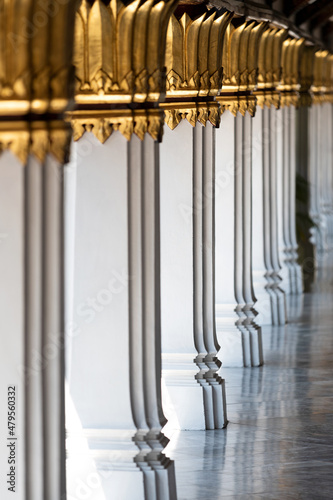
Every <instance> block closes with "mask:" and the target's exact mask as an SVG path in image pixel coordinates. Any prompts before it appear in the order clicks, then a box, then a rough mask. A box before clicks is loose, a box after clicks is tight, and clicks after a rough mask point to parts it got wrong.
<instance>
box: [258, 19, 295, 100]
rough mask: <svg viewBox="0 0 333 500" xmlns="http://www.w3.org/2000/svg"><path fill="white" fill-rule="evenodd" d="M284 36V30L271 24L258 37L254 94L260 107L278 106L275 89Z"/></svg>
mask: <svg viewBox="0 0 333 500" xmlns="http://www.w3.org/2000/svg"><path fill="white" fill-rule="evenodd" d="M286 36H287V31H286V30H284V29H278V28H276V27H274V26H273V27H272V26H271V27H268V28H267V29H266V30H265V32H264V33H263V35H262V37H261V39H260V44H259V56H258V59H259V61H258V67H259V75H258V88H257V92H256V95H257V99H258V105H259V106H260V107H261V108H263V107H264V106H267V107H271V106H274V107H275V108H278V107H279V106H280V95H279V92H278V91H277V90H276V89H277V86H278V84H279V81H280V78H281V58H282V45H283V42H284V40H285V38H286Z"/></svg>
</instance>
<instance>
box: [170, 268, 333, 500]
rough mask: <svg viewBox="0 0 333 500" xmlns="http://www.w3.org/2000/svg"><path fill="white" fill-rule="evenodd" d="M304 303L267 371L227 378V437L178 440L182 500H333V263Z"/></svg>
mask: <svg viewBox="0 0 333 500" xmlns="http://www.w3.org/2000/svg"><path fill="white" fill-rule="evenodd" d="M300 300H301V301H302V303H300V304H296V303H294V304H292V303H289V304H288V306H289V307H288V309H289V324H288V325H287V326H285V327H266V328H263V345H264V355H265V365H264V366H263V367H261V368H257V369H247V368H244V369H240V368H237V369H231V368H228V369H227V368H226V369H225V370H224V371H223V377H224V378H225V379H226V384H227V385H226V387H227V401H228V420H229V425H228V427H227V429H226V430H225V431H206V432H195V431H192V432H186V431H183V432H179V433H175V434H174V435H173V436H172V439H171V442H170V444H169V446H168V449H167V451H168V452H169V454H170V455H171V456H172V457H173V458H174V460H175V466H176V477H177V491H178V500H199V499H200V500H205V499H208V498H210V499H216V500H217V499H220V498H229V499H234V498H235V499H246V500H248V499H251V498H255V499H257V498H263V499H266V500H268V499H275V500H287V499H302V500H307V499H309V500H310V499H311V500H312V499H313V500H321V499H332V498H333V259H331V262H330V263H329V264H328V263H327V262H325V263H322V264H321V268H320V269H319V271H318V274H317V278H316V281H315V284H314V285H313V286H312V293H309V294H304V295H303V297H302V298H301V299H300Z"/></svg>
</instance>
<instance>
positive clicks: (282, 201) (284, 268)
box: [276, 107, 295, 294]
mask: <svg viewBox="0 0 333 500" xmlns="http://www.w3.org/2000/svg"><path fill="white" fill-rule="evenodd" d="M276 114H277V123H276V125H277V131H276V132H277V151H276V152H277V163H276V166H277V206H278V248H279V262H280V266H281V270H280V276H281V278H282V281H283V287H284V290H285V292H286V294H290V293H292V291H293V289H294V288H295V275H294V270H293V266H292V255H291V253H292V244H291V241H290V218H291V214H290V206H289V204H290V196H289V180H290V153H291V149H290V119H289V108H288V107H282V108H280V109H278V110H277V113H276Z"/></svg>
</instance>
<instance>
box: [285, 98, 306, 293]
mask: <svg viewBox="0 0 333 500" xmlns="http://www.w3.org/2000/svg"><path fill="white" fill-rule="evenodd" d="M287 109H288V110H289V120H290V135H289V141H290V168H289V199H290V202H289V207H290V214H289V217H290V239H291V245H292V261H291V263H292V267H293V272H294V276H295V286H294V290H293V293H295V294H296V295H298V294H301V293H302V292H303V277H302V268H301V266H300V265H299V264H298V262H297V260H298V243H297V237H296V154H297V152H296V113H297V110H296V108H295V106H290V107H289V108H287Z"/></svg>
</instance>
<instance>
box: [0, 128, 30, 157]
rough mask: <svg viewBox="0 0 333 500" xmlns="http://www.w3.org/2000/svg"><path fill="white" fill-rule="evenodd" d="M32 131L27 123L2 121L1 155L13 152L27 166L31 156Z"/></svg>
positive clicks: (0, 133)
mask: <svg viewBox="0 0 333 500" xmlns="http://www.w3.org/2000/svg"><path fill="white" fill-rule="evenodd" d="M29 144H30V131H29V128H28V124H27V122H24V121H21V122H20V121H13V122H3V121H0V153H3V152H4V151H6V150H9V151H11V152H12V153H13V154H14V155H15V156H17V157H18V159H19V160H20V161H21V163H23V164H25V163H26V160H27V157H28V154H29Z"/></svg>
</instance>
